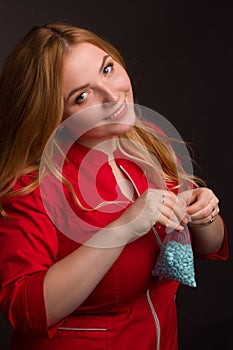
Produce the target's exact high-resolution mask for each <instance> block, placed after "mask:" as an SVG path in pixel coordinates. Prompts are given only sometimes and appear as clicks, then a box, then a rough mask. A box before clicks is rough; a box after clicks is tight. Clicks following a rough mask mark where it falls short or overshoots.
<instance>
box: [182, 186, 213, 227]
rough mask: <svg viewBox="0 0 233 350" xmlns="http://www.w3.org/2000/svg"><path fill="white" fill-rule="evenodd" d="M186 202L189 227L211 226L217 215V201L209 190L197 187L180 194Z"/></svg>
mask: <svg viewBox="0 0 233 350" xmlns="http://www.w3.org/2000/svg"><path fill="white" fill-rule="evenodd" d="M180 196H181V197H183V199H185V200H186V203H187V209H186V212H187V214H188V216H189V217H190V222H189V223H188V225H189V226H191V227H193V226H199V225H201V226H205V225H208V224H211V223H212V222H213V221H214V220H215V219H216V217H217V215H218V213H219V206H218V203H219V200H218V198H217V197H216V196H215V194H214V193H213V191H211V190H210V189H209V188H206V187H199V188H194V189H192V190H188V191H184V192H182V193H181V194H180Z"/></svg>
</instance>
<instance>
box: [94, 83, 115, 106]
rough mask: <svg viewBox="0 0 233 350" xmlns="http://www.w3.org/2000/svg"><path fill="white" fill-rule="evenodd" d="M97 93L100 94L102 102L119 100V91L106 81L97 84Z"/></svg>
mask: <svg viewBox="0 0 233 350" xmlns="http://www.w3.org/2000/svg"><path fill="white" fill-rule="evenodd" d="M99 93H100V95H101V100H102V103H109V102H119V92H118V91H117V89H116V88H114V86H111V85H110V84H107V83H106V82H104V83H102V84H101V85H100V86H99Z"/></svg>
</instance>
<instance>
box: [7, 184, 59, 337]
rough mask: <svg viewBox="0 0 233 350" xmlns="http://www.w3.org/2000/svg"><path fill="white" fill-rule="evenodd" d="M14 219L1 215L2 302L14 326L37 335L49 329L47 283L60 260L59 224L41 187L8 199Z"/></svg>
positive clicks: (48, 333)
mask: <svg viewBox="0 0 233 350" xmlns="http://www.w3.org/2000/svg"><path fill="white" fill-rule="evenodd" d="M5 210H6V211H7V213H8V215H10V216H11V217H12V218H11V219H5V218H2V217H0V266H1V268H0V305H1V309H2V312H3V314H4V316H5V317H6V319H8V321H9V323H10V324H11V326H12V328H13V329H16V330H17V331H20V332H23V333H28V332H29V333H31V334H32V335H34V336H46V335H49V336H51V335H52V334H53V333H54V332H55V331H56V326H55V327H52V328H50V329H49V330H48V326H47V318H46V310H45V302H44V293H43V283H44V277H45V274H46V271H47V269H48V268H49V267H50V266H51V265H52V264H54V262H56V255H57V250H58V239H57V233H56V228H55V226H54V225H53V224H52V222H51V221H50V219H49V218H48V216H47V215H46V212H45V210H44V207H43V204H42V202H41V198H40V194H39V189H38V190H35V191H34V192H33V193H30V194H28V195H24V196H17V197H14V198H11V199H8V200H7V203H6V204H5Z"/></svg>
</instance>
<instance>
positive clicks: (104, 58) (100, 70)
mask: <svg viewBox="0 0 233 350" xmlns="http://www.w3.org/2000/svg"><path fill="white" fill-rule="evenodd" d="M108 57H109V55H105V56H104V57H103V60H102V64H101V66H100V69H99V72H100V73H101V72H102V70H103V68H104V65H105V62H106V59H107V58H108Z"/></svg>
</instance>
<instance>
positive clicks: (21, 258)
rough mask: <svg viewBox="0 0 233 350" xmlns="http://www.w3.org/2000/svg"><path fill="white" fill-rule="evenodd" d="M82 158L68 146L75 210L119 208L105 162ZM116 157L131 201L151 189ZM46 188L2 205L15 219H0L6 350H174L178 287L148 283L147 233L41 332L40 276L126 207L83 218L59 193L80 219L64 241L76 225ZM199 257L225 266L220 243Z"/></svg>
mask: <svg viewBox="0 0 233 350" xmlns="http://www.w3.org/2000/svg"><path fill="white" fill-rule="evenodd" d="M86 155H87V149H86V148H85V147H83V146H80V145H78V146H77V145H76V144H75V145H74V146H73V147H72V149H71V151H70V152H69V155H68V158H69V159H70V160H71V161H70V162H69V163H67V164H66V165H65V166H64V174H65V175H66V177H68V179H69V180H70V181H71V182H72V184H73V186H74V188H75V191H76V193H77V194H78V197H79V198H80V199H81V202H82V204H85V205H87V206H88V205H90V206H91V205H94V204H98V203H99V202H100V199H101V200H102V201H108V200H111V201H115V200H116V199H118V200H124V201H125V200H126V198H125V197H124V196H123V194H122V193H121V192H120V191H119V189H118V187H117V183H116V180H115V178H114V176H113V173H112V169H111V167H110V166H109V163H108V162H107V158H106V156H105V155H104V154H103V153H102V152H100V151H94V154H92V156H91V157H90V159H87V158H85V156H86ZM116 158H117V159H116V162H117V163H118V165H119V166H121V167H122V170H123V171H125V173H126V174H127V176H128V177H129V179H130V180H131V181H133V183H134V186H135V187H136V189H137V191H138V194H141V193H143V192H144V191H145V190H146V189H147V188H148V187H149V186H151V184H150V183H148V181H147V179H146V177H145V175H144V174H143V172H142V171H141V170H140V168H139V167H138V166H137V165H136V164H134V163H133V162H131V161H129V160H127V159H124V157H121V156H120V154H119V153H117V157H116ZM80 167H81V168H80ZM78 169H79V170H81V171H79V172H78ZM94 169H98V171H97V174H96V173H95V171H94ZM79 174H82V176H81V177H80V176H79ZM28 181H30V176H24V177H22V178H21V179H20V181H19V182H18V183H17V185H16V187H18V188H20V187H21V186H23V185H25V184H26V183H28ZM78 184H79V186H78ZM47 185H48V184H46V183H45V187H44V188H42V187H41V188H42V189H43V192H42V193H43V202H42V198H41V188H37V189H36V190H34V191H33V192H32V193H30V194H28V195H25V196H21V197H14V198H12V199H9V200H7V202H6V204H5V207H6V210H7V212H8V213H9V215H12V216H14V220H5V219H3V218H1V219H0V266H1V269H0V303H1V309H2V312H3V314H4V315H5V317H6V318H7V319H8V320H9V322H10V324H11V326H12V328H13V337H12V347H11V349H12V350H16V349H17V350H19V349H20V350H21V349H22V350H55V349H56V350H57V349H59V350H62V349H82V350H83V349H85V350H89V349H91V350H100V349H101V350H103V349H105V350H107V349H109V350H110V349H111V350H119V349H123V350H124V349H126V350H155V349H158V348H159V349H160V350H177V320H176V305H175V295H176V291H177V288H178V285H179V284H178V283H177V282H175V281H172V280H168V279H165V278H164V279H162V280H160V279H159V278H157V277H153V276H152V274H151V271H152V268H153V266H154V264H155V262H156V258H157V256H158V253H159V246H158V243H157V240H156V238H155V236H154V234H153V232H152V231H151V232H150V233H148V234H147V235H145V236H143V237H141V238H139V239H137V240H135V241H134V242H132V243H129V244H128V245H127V246H126V247H125V248H124V250H123V252H122V254H121V255H120V257H119V258H118V260H117V261H116V262H115V264H114V265H113V266H112V268H111V269H110V270H109V272H108V273H107V274H106V275H105V276H104V278H103V279H102V280H101V282H100V283H99V284H98V285H97V287H96V288H95V289H94V291H93V292H92V293H91V295H90V296H89V297H87V299H86V300H85V302H84V303H83V304H82V305H81V306H80V307H79V308H78V309H77V310H75V311H74V312H73V313H72V314H71V315H70V316H69V317H66V318H65V319H64V320H62V321H61V322H59V323H58V324H56V325H54V326H53V327H51V328H48V326H47V320H46V312H45V303H44V296H43V281H44V277H45V274H46V271H47V269H48V268H49V267H50V266H51V265H53V264H54V263H55V262H56V261H58V260H60V259H62V258H63V257H64V256H66V255H67V254H69V253H71V252H72V251H74V250H75V249H77V248H78V247H79V246H80V244H81V243H82V242H84V241H85V240H86V239H88V238H89V237H90V235H91V234H92V232H93V227H94V228H96V227H104V226H105V225H107V224H108V223H109V222H111V221H112V220H114V219H116V218H117V217H118V216H119V215H121V213H122V212H123V211H124V210H125V208H121V209H120V210H119V206H118V207H117V206H116V205H115V204H114V203H113V204H112V205H110V206H108V208H107V210H100V211H99V212H98V213H97V212H96V211H92V212H90V211H89V212H84V211H82V210H80V209H79V208H78V206H77V205H76V204H74V201H73V200H72V199H71V197H70V195H69V192H68V190H67V189H66V188H65V187H64V191H65V193H66V198H67V200H68V203H69V204H70V206H71V207H72V209H73V210H74V212H75V213H76V214H78V215H79V217H80V220H79V221H78V225H77V226H76V227H75V230H76V229H77V227H78V228H79V232H77V236H75V237H74V236H73V235H72V237H69V232H74V231H73V230H72V228H73V227H72V225H76V223H74V224H72V223H70V220H69V217H68V218H67V217H66V216H64V208H63V203H62V199H61V197H60V196H59V193H58V192H59V191H57V188H58V183H57V181H56V180H54V179H52V182H50V183H49V190H48V191H46V189H47V187H46V186H47ZM96 188H97V190H96ZM88 194H90V195H89V197H88ZM90 201H91V204H90ZM129 205H130V204H129ZM45 206H46V210H47V211H48V212H49V216H48V213H47V211H46V210H45ZM54 220H56V225H54V223H53V221H54ZM70 225H71V226H70ZM156 229H157V231H158V233H159V235H160V237H161V239H162V238H163V237H164V235H165V231H164V229H163V227H160V226H158V225H156ZM63 230H64V231H66V230H67V232H66V234H63V233H62V232H64V231H63ZM61 231H62V232H61ZM75 232H76V231H75ZM205 258H210V259H226V258H227V241H226V239H225V242H224V244H223V246H222V248H221V250H220V251H219V252H217V253H216V254H212V255H209V256H206V257H205Z"/></svg>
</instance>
